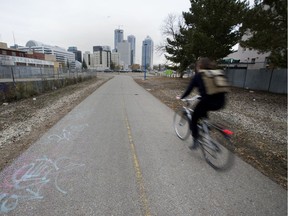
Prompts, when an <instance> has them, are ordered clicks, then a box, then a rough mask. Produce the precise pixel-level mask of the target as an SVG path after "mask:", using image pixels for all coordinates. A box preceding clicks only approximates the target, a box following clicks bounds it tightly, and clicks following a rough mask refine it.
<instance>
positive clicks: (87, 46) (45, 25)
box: [0, 0, 190, 64]
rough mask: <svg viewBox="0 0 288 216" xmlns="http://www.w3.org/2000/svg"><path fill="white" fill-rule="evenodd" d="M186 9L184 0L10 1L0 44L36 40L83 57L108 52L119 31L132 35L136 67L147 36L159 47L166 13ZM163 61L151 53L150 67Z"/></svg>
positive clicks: (2, 13) (2, 15)
mask: <svg viewBox="0 0 288 216" xmlns="http://www.w3.org/2000/svg"><path fill="white" fill-rule="evenodd" d="M3 5H4V6H3ZM15 5H17V7H15ZM189 8H190V1H189V0H185V1H184V0H181V1H174V0H158V1H157V2H155V1H152V0H147V1H145V2H142V1H140V0H133V1H132V0H123V1H121V2H118V1H116V0H111V1H104V2H101V4H100V2H99V3H97V2H95V1H92V0H83V1H81V2H79V1H75V0H72V1H68V0H64V1H61V2H59V1H56V0H50V1H45V0H44V1H41V2H40V1H33V0H27V1H25V2H22V1H20V0H11V1H7V2H5V3H2V7H1V8H0V19H1V23H0V41H1V42H4V43H7V44H8V46H9V47H10V46H12V45H14V40H15V43H16V44H18V45H21V46H25V45H26V43H27V42H28V41H29V40H35V41H39V42H42V43H44V44H49V45H52V46H59V47H62V48H65V49H66V50H67V49H68V47H70V46H76V47H77V48H78V50H81V51H82V53H84V52H85V51H90V52H92V51H93V46H110V47H111V49H113V47H114V30H115V29H118V28H120V29H122V30H123V31H124V39H125V40H127V37H128V36H129V35H134V36H135V37H136V59H135V62H136V63H138V64H141V50H142V47H141V46H142V42H143V41H144V40H145V38H146V37H147V36H150V37H151V38H152V40H153V41H154V46H157V45H158V44H160V43H161V42H162V41H163V39H162V35H161V31H160V27H161V25H163V23H164V20H165V19H166V18H167V16H168V14H170V13H172V14H178V15H180V14H181V13H182V12H183V11H188V10H189ZM164 62H165V60H164V57H163V56H162V57H160V56H159V54H158V53H156V52H154V63H155V64H159V63H164Z"/></svg>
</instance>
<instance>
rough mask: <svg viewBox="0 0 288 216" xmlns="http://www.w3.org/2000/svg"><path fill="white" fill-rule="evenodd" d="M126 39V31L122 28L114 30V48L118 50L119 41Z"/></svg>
mask: <svg viewBox="0 0 288 216" xmlns="http://www.w3.org/2000/svg"><path fill="white" fill-rule="evenodd" d="M123 39H124V31H123V30H122V29H115V30H114V50H115V51H116V52H118V43H120V42H122V41H123Z"/></svg>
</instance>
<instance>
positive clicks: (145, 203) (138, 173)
mask: <svg viewBox="0 0 288 216" xmlns="http://www.w3.org/2000/svg"><path fill="white" fill-rule="evenodd" d="M124 104H125V100H124V97H123V110H124V115H125V123H126V127H127V132H128V138H129V143H130V150H131V154H132V158H133V165H134V171H135V175H136V182H137V187H138V190H139V196H140V202H141V206H142V211H143V214H144V215H145V216H151V213H150V208H149V202H148V199H147V195H146V192H145V187H144V180H143V176H142V172H141V168H140V165H139V160H138V157H137V154H136V150H135V144H134V141H133V137H132V132H131V128H130V124H129V120H128V115H127V111H126V108H125V106H124Z"/></svg>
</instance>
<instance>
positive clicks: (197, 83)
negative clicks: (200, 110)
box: [181, 73, 207, 99]
mask: <svg viewBox="0 0 288 216" xmlns="http://www.w3.org/2000/svg"><path fill="white" fill-rule="evenodd" d="M195 87H197V88H198V91H199V94H200V96H201V98H202V99H204V98H206V97H207V94H206V88H205V86H204V81H203V79H202V75H201V73H196V74H195V75H194V76H193V78H192V79H191V81H190V83H189V85H188V87H187V89H186V91H185V92H184V93H183V95H182V96H181V99H183V98H185V97H187V96H188V95H189V94H190V93H191V92H192V90H193V89H194V88H195Z"/></svg>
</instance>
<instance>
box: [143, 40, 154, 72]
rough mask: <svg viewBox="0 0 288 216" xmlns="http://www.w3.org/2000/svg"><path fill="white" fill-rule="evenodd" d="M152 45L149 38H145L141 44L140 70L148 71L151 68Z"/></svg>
mask: <svg viewBox="0 0 288 216" xmlns="http://www.w3.org/2000/svg"><path fill="white" fill-rule="evenodd" d="M153 52H154V43H153V41H152V39H151V37H149V36H147V37H146V39H145V40H144V41H143V42H142V69H143V70H145V69H146V70H148V69H152V68H153Z"/></svg>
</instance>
